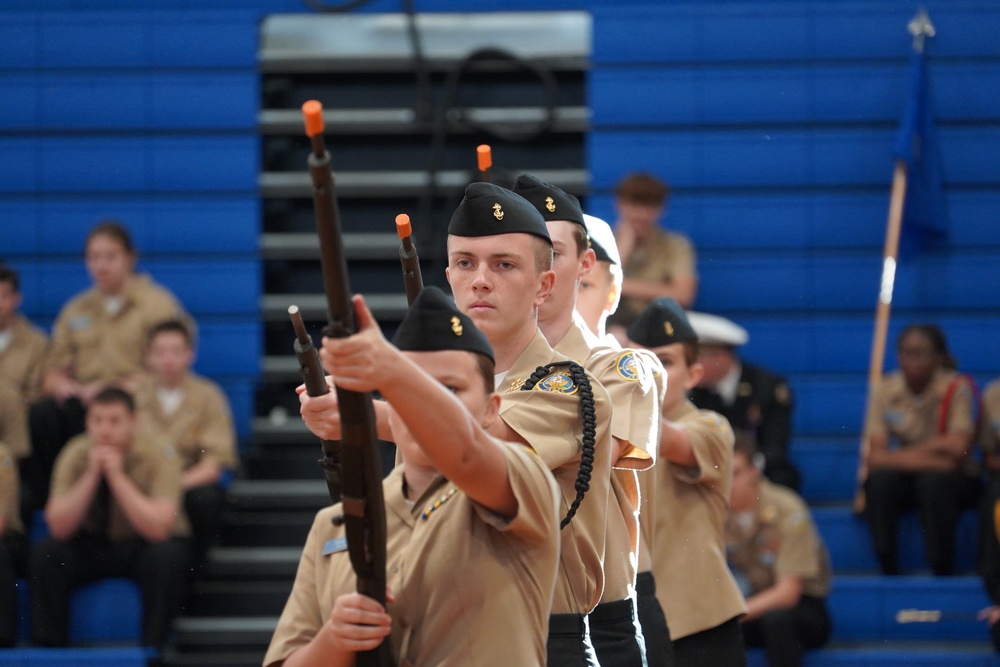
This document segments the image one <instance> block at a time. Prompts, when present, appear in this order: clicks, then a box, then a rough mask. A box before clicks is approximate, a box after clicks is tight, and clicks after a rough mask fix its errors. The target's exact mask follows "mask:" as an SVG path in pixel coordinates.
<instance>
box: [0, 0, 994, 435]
mask: <svg viewBox="0 0 1000 667" xmlns="http://www.w3.org/2000/svg"><path fill="white" fill-rule="evenodd" d="M925 4H926V5H927V7H928V9H929V11H930V13H931V16H932V19H933V20H934V22H935V24H936V25H937V28H938V36H937V37H936V38H935V39H934V40H933V41H932V42H931V44H930V47H929V57H930V60H931V63H932V67H931V71H932V74H931V76H932V80H933V86H934V90H935V102H936V108H937V114H938V119H939V125H940V127H941V130H942V136H943V141H944V156H945V170H946V179H947V193H948V199H949V205H950V210H951V215H952V219H951V235H950V238H949V241H948V242H947V243H946V244H944V245H942V246H940V247H937V248H934V249H933V250H930V251H927V252H924V253H922V254H921V255H920V256H918V257H917V258H915V259H913V260H912V261H910V262H908V263H905V264H903V265H902V266H901V268H900V272H899V275H898V276H897V285H896V292H895V303H894V312H893V326H892V331H891V335H892V336H894V335H895V333H896V332H897V331H898V329H899V327H900V326H901V325H902V324H904V323H906V322H909V321H914V320H925V319H926V320H933V321H938V322H940V323H941V324H943V325H944V326H945V328H946V330H947V332H948V334H949V336H950V338H951V341H952V345H953V348H954V350H955V352H956V354H957V356H958V357H959V359H960V361H961V363H962V365H963V367H964V368H966V369H967V370H970V371H971V372H973V373H974V375H975V376H976V378H977V379H978V380H980V381H981V382H982V381H985V380H987V379H988V378H990V377H992V376H994V375H997V374H1000V360H998V356H1000V355H998V353H997V352H998V350H997V347H998V344H997V342H996V340H997V337H996V335H995V334H994V330H995V328H996V326H995V325H996V324H997V323H1000V279H998V275H997V274H998V271H997V269H996V268H995V267H996V265H997V259H998V256H1000V226H998V225H997V224H996V223H995V220H996V219H997V218H998V217H1000V216H998V214H1000V191H998V187H997V186H998V183H1000V159H997V157H996V156H997V154H998V150H997V149H998V148H1000V146H998V144H1000V133H998V131H997V124H998V121H1000V117H998V116H1000V40H998V39H996V36H997V35H998V34H1000V7H998V5H997V4H996V3H994V2H989V1H985V0H979V1H976V2H969V1H963V0H957V1H952V2H945V1H938V2H926V3H925ZM416 5H417V10H418V11H458V10H462V11H468V10H469V9H470V8H469V6H468V4H467V3H464V2H461V1H460V0H418V2H417V3H416ZM916 6H917V3H915V2H911V1H909V0H907V1H902V0H882V1H877V2H865V1H859V0H852V1H847V0H845V1H841V2H820V1H819V0H785V1H773V2H753V3H751V2H740V1H737V0H731V1H725V0H717V1H715V2H702V3H697V4H692V3H674V2H661V3H650V4H645V5H622V4H619V3H616V2H613V1H612V0H591V2H582V1H580V0H575V1H563V0H507V1H503V0H493V1H489V0H485V1H483V2H479V3H476V6H475V9H476V10H477V11H511V10H518V11H520V10H533V9H534V10H552V9H587V10H590V11H592V12H593V14H594V33H595V34H594V54H593V68H592V72H591V77H590V83H589V95H590V104H591V107H592V111H593V127H594V129H593V132H592V133H591V135H590V137H589V139H588V162H589V168H590V170H591V172H592V175H593V181H592V190H593V195H592V196H591V197H590V198H589V199H588V207H589V208H590V210H591V211H592V212H594V213H595V214H598V215H603V216H604V217H608V218H610V217H611V207H610V189H611V187H612V186H613V184H614V183H615V181H617V179H618V178H620V177H621V176H622V175H623V174H624V173H626V172H627V171H629V170H631V169H638V168H645V169H651V170H653V171H655V172H656V173H658V174H659V175H661V176H662V177H663V178H665V179H667V180H669V181H670V182H671V183H672V184H673V185H674V186H675V188H676V193H675V198H674V201H673V203H672V205H671V210H670V215H669V219H668V223H669V225H670V226H672V227H675V228H677V229H680V230H682V231H684V232H686V233H687V234H689V235H690V236H691V237H692V239H693V240H694V242H695V244H696V246H697V248H698V251H699V270H700V273H701V279H702V288H701V293H700V296H699V300H698V303H697V307H698V308H699V309H702V310H706V311H713V312H718V313H722V314H725V315H728V316H730V317H732V318H734V319H736V320H737V321H739V322H740V323H742V324H744V325H745V326H747V327H748V328H749V329H750V331H751V334H752V340H751V342H750V343H749V345H748V346H747V348H746V351H745V352H746V356H747V357H748V358H751V359H755V360H758V361H760V362H762V363H765V364H767V365H769V366H771V367H774V368H776V369H777V370H779V371H781V372H784V373H786V374H788V376H789V377H790V379H791V381H792V383H793V386H794V388H795V390H796V393H797V399H798V409H797V414H796V427H797V432H798V433H799V434H800V435H820V436H825V435H833V434H853V433H855V432H856V431H857V429H858V427H859V426H860V414H861V406H862V404H863V400H864V375H865V371H866V369H867V364H868V350H869V347H870V341H871V328H872V325H871V320H872V314H873V311H874V303H875V293H876V289H877V283H878V277H879V271H880V257H881V246H882V241H883V234H884V225H885V215H886V209H887V201H888V189H889V181H890V177H891V160H892V158H891V154H890V149H891V144H892V138H893V133H894V129H895V126H896V124H897V122H898V118H899V115H900V113H901V110H902V105H903V99H904V97H905V84H906V60H907V56H908V53H909V48H910V40H909V36H908V34H907V33H906V29H905V28H906V23H907V21H908V20H909V18H910V17H911V16H912V15H913V13H914V11H915V9H916ZM401 7H402V3H400V2H397V1H396V0H375V1H374V2H372V3H370V4H369V5H366V6H365V7H363V8H362V9H361V10H360V11H399V10H400V9H401ZM289 11H293V12H294V11H308V10H307V9H306V8H305V5H304V3H302V2H300V0H198V1H195V0H151V1H150V2H147V3H144V5H143V8H142V9H136V3H134V1H133V0H86V1H84V0H49V2H46V3H45V10H44V11H43V10H38V3H36V2H35V1H34V0H6V2H4V3H3V7H2V8H0V13H2V16H3V19H4V20H3V22H2V24H0V90H3V93H4V94H3V99H2V100H0V151H2V153H0V154H2V155H3V156H4V159H3V160H2V161H0V202H2V204H3V211H4V213H3V217H2V220H3V222H2V223H0V225H2V229H3V230H4V233H3V241H2V244H0V256H3V257H5V258H6V259H8V260H9V261H11V262H12V263H13V264H14V265H15V266H16V267H17V268H18V269H20V270H21V272H22V273H23V274H24V277H25V296H26V304H25V306H26V310H27V312H28V313H29V314H30V315H31V316H32V317H34V318H35V319H36V320H38V321H40V322H41V323H42V324H44V325H48V323H49V322H50V321H51V319H52V317H53V316H54V315H55V313H56V311H57V309H58V307H59V305H60V304H61V303H62V302H63V301H64V300H65V298H66V297H68V296H69V295H70V294H71V293H73V292H75V291H77V290H78V289H79V288H81V287H83V286H84V285H85V284H86V278H85V276H84V273H83V269H82V265H81V263H80V261H79V252H80V247H81V245H82V237H83V235H84V233H85V231H86V229H88V228H89V227H90V225H91V224H93V222H94V221H95V220H96V219H98V218H100V217H104V216H118V217H120V218H122V219H123V220H124V221H125V222H126V223H128V224H129V226H130V228H131V229H132V230H133V232H134V233H135V236H136V240H137V243H138V246H139V248H140V249H141V251H142V264H143V266H144V267H145V268H146V269H148V270H150V271H152V272H153V273H155V275H156V277H157V278H158V279H159V280H161V281H162V282H163V283H165V284H166V285H167V286H168V287H170V288H171V289H173V290H174V291H175V292H176V293H177V294H178V296H179V297H180V298H181V299H183V300H184V301H185V303H186V304H187V305H188V307H189V308H190V309H191V310H192V312H194V314H195V315H197V316H198V319H199V321H200V322H201V325H202V341H201V356H200V359H199V362H198V367H199V370H201V371H202V372H204V373H206V374H208V375H211V376H212V377H214V378H216V379H218V380H219V381H221V382H222V384H223V385H224V386H225V388H226V389H227V391H228V392H229V395H230V397H231V399H232V400H233V404H234V410H235V412H236V415H237V421H238V424H239V427H240V432H241V435H244V436H245V435H247V434H248V432H249V428H250V416H251V414H252V401H253V395H252V389H253V383H254V378H255V376H256V374H257V370H258V369H257V367H258V354H255V353H252V352H250V351H251V350H255V351H259V350H260V343H259V340H260V326H259V322H258V319H257V312H258V310H257V298H258V295H259V293H260V285H259V275H260V271H259V266H258V257H257V254H256V243H257V234H258V227H259V213H258V207H259V204H258V199H257V192H256V173H257V163H258V152H259V150H258V148H259V147H258V139H257V134H256V129H255V128H256V117H255V114H256V109H257V105H258V90H257V86H258V84H257V73H256V69H255V68H256V63H255V51H256V42H257V34H256V32H257V22H258V20H259V19H260V18H261V17H262V16H264V15H265V14H267V13H272V12H289ZM8 230H9V231H8ZM888 360H889V361H888V363H889V365H890V366H891V365H893V364H894V359H893V355H892V354H891V350H890V354H889V355H888Z"/></svg>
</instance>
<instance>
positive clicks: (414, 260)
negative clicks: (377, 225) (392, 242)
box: [396, 213, 424, 306]
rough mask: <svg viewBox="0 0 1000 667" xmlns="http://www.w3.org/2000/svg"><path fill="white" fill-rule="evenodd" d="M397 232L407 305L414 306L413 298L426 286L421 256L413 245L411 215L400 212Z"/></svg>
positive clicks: (397, 218)
mask: <svg viewBox="0 0 1000 667" xmlns="http://www.w3.org/2000/svg"><path fill="white" fill-rule="evenodd" d="M396 234H398V235H399V240H400V246H399V263H400V264H402V265H403V286H404V287H405V288H406V305H408V306H412V305H413V300H414V299H416V298H417V295H418V294H420V290H421V289H423V287H424V279H423V276H421V275H420V258H419V257H417V246H415V245H413V238H412V237H413V230H412V229H411V228H410V216H408V215H406V214H405V213H400V214H399V215H397V216H396Z"/></svg>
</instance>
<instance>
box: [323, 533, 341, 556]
mask: <svg viewBox="0 0 1000 667" xmlns="http://www.w3.org/2000/svg"><path fill="white" fill-rule="evenodd" d="M346 548H347V538H346V537H335V538H333V539H332V540H327V541H326V544H324V545H323V555H324V556H329V555H330V554H335V553H337V552H338V551H343V550H344V549H346Z"/></svg>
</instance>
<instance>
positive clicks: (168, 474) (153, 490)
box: [149, 444, 182, 502]
mask: <svg viewBox="0 0 1000 667" xmlns="http://www.w3.org/2000/svg"><path fill="white" fill-rule="evenodd" d="M152 447H153V452H152V455H153V456H154V457H155V468H156V475H155V477H154V478H153V483H152V485H151V486H150V489H149V496H150V497H151V498H168V499H170V500H174V501H177V502H181V496H182V488H181V458H180V456H178V454H177V450H175V449H174V448H173V446H172V445H166V444H157V445H152Z"/></svg>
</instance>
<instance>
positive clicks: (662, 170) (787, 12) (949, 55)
mask: <svg viewBox="0 0 1000 667" xmlns="http://www.w3.org/2000/svg"><path fill="white" fill-rule="evenodd" d="M925 4H926V6H927V9H928V11H929V12H930V15H931V18H932V20H933V22H934V24H935V26H936V28H937V37H935V38H934V39H933V40H932V41H930V42H929V45H928V49H927V53H928V58H929V62H930V63H931V68H930V69H931V80H932V87H933V91H934V100H935V106H936V116H937V120H938V126H939V128H940V133H941V137H942V144H943V145H942V150H943V155H944V171H945V179H946V194H947V199H948V204H949V206H950V213H951V217H950V221H949V224H950V236H949V238H948V240H947V242H945V243H942V244H940V245H938V246H935V247H933V248H932V249H929V250H926V251H924V252H922V253H920V254H919V255H918V256H916V257H914V258H912V259H909V260H905V261H902V262H901V264H900V268H899V271H898V273H897V279H896V288H895V294H894V302H893V316H892V326H891V328H890V340H889V350H888V353H887V367H890V368H891V367H895V364H896V362H895V355H894V352H893V344H894V340H895V336H896V334H897V333H898V331H899V329H900V328H901V327H902V326H903V325H904V324H906V323H909V322H913V321H932V322H938V323H940V324H941V325H942V326H943V327H944V328H945V331H946V333H947V334H948V336H949V339H950V343H951V345H952V348H953V351H954V353H955V355H956V356H957V357H958V359H959V362H960V364H961V367H962V368H963V369H965V370H967V371H969V372H971V373H973V375H974V376H975V377H976V378H977V380H979V381H980V382H984V381H986V380H988V379H990V378H992V377H995V376H997V375H1000V354H998V351H1000V344H998V336H997V334H996V330H997V328H998V325H1000V225H998V224H997V220H998V218H1000V189H998V186H1000V158H998V155H1000V129H998V123H1000V39H998V35H1000V5H998V4H997V3H995V2H961V1H959V2H927V3H925ZM916 8H917V3H916V2H898V1H891V2H887V1H883V2H827V3H819V2H757V3H709V4H699V5H693V4H669V3H660V4H658V5H652V4H648V5H643V6H633V7H628V8H626V7H622V6H615V7H610V6H606V7H597V8H595V9H594V53H593V69H592V72H591V78H590V84H589V95H590V104H591V107H592V111H593V131H592V132H591V133H590V135H589V137H588V162H589V166H590V169H591V174H592V182H591V186H592V192H593V193H594V195H593V196H592V197H591V198H590V200H589V202H590V208H591V210H592V211H593V212H594V213H595V214H598V215H604V216H612V212H611V211H612V208H611V196H610V191H611V189H612V188H613V186H614V184H615V183H616V182H617V180H618V179H619V178H620V177H621V176H623V175H624V174H625V173H626V172H627V171H629V170H632V169H646V170H650V171H653V172H655V173H657V174H659V175H660V176H661V177H663V178H664V179H666V180H668V181H669V182H670V183H671V184H672V185H673V186H674V187H675V188H676V190H675V194H674V199H673V202H672V204H671V207H670V211H669V215H668V220H667V223H668V226H670V227H673V228H676V229H679V230H682V231H683V232H685V233H687V234H688V235H689V236H690V237H691V238H692V240H693V242H694V244H695V246H696V248H697V250H698V253H699V257H698V260H699V262H698V268H699V271H700V274H701V290H700V293H699V296H698V300H697V303H696V308H697V309H699V310H705V311H708V312H717V313H720V314H724V315H727V316H729V317H731V318H733V319H734V320H736V321H738V322H740V323H741V324H743V325H744V326H746V327H747V328H748V329H749V331H750V337H751V340H750V343H749V344H748V345H747V346H746V349H745V350H744V353H745V356H746V357H747V358H749V359H752V360H757V361H758V362H760V363H764V364H765V365H768V366H770V367H773V368H775V369H777V370H779V371H781V372H783V373H785V374H787V375H788V376H789V378H790V380H791V383H792V386H793V389H794V390H795V392H796V398H797V408H796V415H795V421H796V423H795V426H796V434H797V436H820V437H823V438H826V437H829V436H835V435H855V434H857V432H858V431H859V429H860V426H861V418H862V414H863V406H864V398H865V378H866V374H867V369H868V363H869V351H870V348H871V339H872V329H873V317H874V310H875V301H876V296H877V291H878V285H879V280H880V273H881V255H882V246H883V242H884V237H885V225H886V216H887V211H888V200H889V190H890V182H891V178H892V168H893V157H892V153H891V151H892V144H893V139H894V134H895V130H896V127H897V126H898V123H899V118H900V116H901V114H902V110H903V105H904V101H905V98H906V90H907V79H908V57H909V53H910V44H911V40H910V36H909V34H908V32H907V29H906V27H907V23H908V21H909V19H910V18H911V17H912V16H913V15H914V13H915V11H916ZM848 488H849V487H848Z"/></svg>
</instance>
